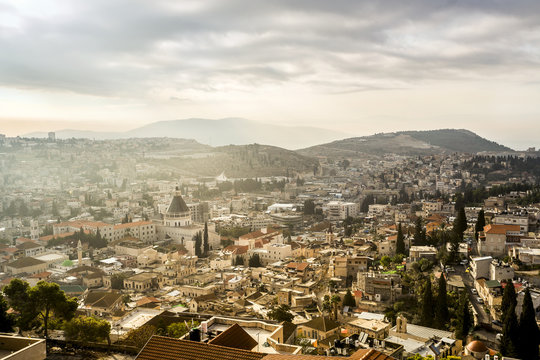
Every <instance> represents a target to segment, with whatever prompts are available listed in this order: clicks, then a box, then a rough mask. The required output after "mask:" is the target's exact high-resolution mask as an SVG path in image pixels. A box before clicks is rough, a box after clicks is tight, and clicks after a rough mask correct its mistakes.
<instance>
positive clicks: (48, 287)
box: [4, 279, 77, 338]
mask: <svg viewBox="0 0 540 360" xmlns="http://www.w3.org/2000/svg"><path fill="white" fill-rule="evenodd" d="M4 293H5V294H6V296H7V297H8V299H9V302H10V305H11V306H12V307H13V309H15V310H17V311H18V312H19V314H20V315H19V319H18V321H17V324H18V325H19V326H20V328H21V329H22V330H28V329H31V328H33V327H36V326H37V325H38V324H39V323H38V322H37V320H40V321H42V322H43V330H44V333H45V338H47V336H48V332H47V331H48V326H49V320H50V317H51V315H54V316H55V318H58V319H64V320H70V319H71V318H72V317H73V316H74V315H75V311H76V310H77V299H75V298H68V297H66V294H65V293H64V292H63V291H62V290H60V286H59V285H58V284H55V283H48V282H46V281H39V282H38V283H37V285H36V286H34V287H30V286H29V285H28V283H27V282H26V281H21V280H19V279H14V280H12V281H11V283H10V284H9V285H7V286H6V287H5V288H4Z"/></svg>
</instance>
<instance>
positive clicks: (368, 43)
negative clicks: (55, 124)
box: [0, 0, 540, 97]
mask: <svg viewBox="0 0 540 360" xmlns="http://www.w3.org/2000/svg"><path fill="white" fill-rule="evenodd" d="M74 4H76V5H74ZM184 5H188V6H187V7H186V9H182V8H180V9H178V6H180V7H182V6H184ZM191 5H193V8H192V7H191ZM70 6H71V7H73V6H75V8H74V9H72V11H70V12H68V13H67V14H63V15H58V16H49V17H37V16H34V15H31V14H23V13H16V11H17V10H15V9H14V8H13V7H12V6H9V5H6V4H1V3H0V13H4V14H8V15H9V14H11V16H12V17H16V18H17V20H18V21H19V22H20V23H21V25H20V26H18V27H13V26H12V27H10V26H5V25H2V24H0V49H1V51H0V85H3V86H8V87H20V88H37V89H53V90H63V91H70V92H75V93H84V94H97V95H109V96H134V97H144V96H145V95H146V94H147V93H148V92H149V91H152V89H159V88H163V87H167V88H174V89H176V90H177V91H178V92H180V93H181V92H182V91H185V90H190V89H191V90H197V91H217V90H216V89H218V88H223V86H225V88H227V86H228V85H223V84H230V83H238V84H241V85H243V86H246V87H256V86H258V85H259V84H265V83H276V84H280V83H285V82H297V83H301V84H309V85H313V86H314V87H316V88H317V89H319V90H320V91H325V92H329V93H346V92H354V91H370V90H380V89H385V88H395V87H400V88H401V87H406V86H407V85H408V84H410V83H414V82H415V81H430V80H439V79H456V78H457V79H459V78H461V79H467V78H474V79H477V78H480V79H481V78H483V77H488V76H492V75H494V74H497V75H500V74H506V75H509V74H512V73H516V72H519V73H523V72H528V71H533V70H534V69H535V68H536V67H538V65H539V63H540V52H539V49H538V45H537V44H538V41H540V36H539V35H538V34H540V17H538V16H537V14H538V13H539V12H540V2H539V1H537V0H534V1H500V0H499V1H493V0H491V1H487V0H486V1H479V0H478V1H434V0H424V1H414V0H412V1H402V0H389V1H327V0H315V1H314V0H309V1H308V0H305V1H285V0H283V1H253V0H251V1H247V0H246V1H213V2H210V1H208V2H205V1H203V2H199V1H196V2H184V1H180V2H177V1H171V2H158V3H156V2H149V1H148V2H143V1H132V0H130V1H127V0H125V1H100V0H92V1H85V2H83V1H80V2H71V3H70ZM518 80H520V79H518ZM534 80H535V79H531V78H528V79H527V81H529V82H530V81H534Z"/></svg>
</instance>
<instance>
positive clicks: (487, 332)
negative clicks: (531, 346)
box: [455, 265, 501, 349]
mask: <svg viewBox="0 0 540 360" xmlns="http://www.w3.org/2000/svg"><path fill="white" fill-rule="evenodd" d="M455 269H456V274H458V275H460V276H461V279H462V280H463V283H464V284H465V288H466V291H467V294H468V295H469V302H470V303H471V305H472V306H473V308H474V311H475V312H476V314H477V324H478V325H480V326H483V327H482V328H481V329H479V330H476V331H475V332H474V335H478V337H479V338H480V339H481V340H482V341H484V342H485V343H486V345H487V346H488V347H490V348H492V349H498V347H499V345H498V344H499V341H498V340H497V338H496V336H497V333H499V332H501V329H499V328H497V327H496V326H493V324H492V323H491V316H490V315H489V313H487V312H486V310H485V309H484V306H483V305H482V304H479V303H478V301H476V298H477V297H478V295H474V294H473V293H472V292H471V289H474V283H473V279H472V277H471V276H470V275H469V273H466V272H465V267H464V266H462V265H459V266H456V267H455Z"/></svg>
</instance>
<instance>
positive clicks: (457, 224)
mask: <svg viewBox="0 0 540 360" xmlns="http://www.w3.org/2000/svg"><path fill="white" fill-rule="evenodd" d="M465 230H467V216H466V215H465V208H464V207H460V208H459V209H458V214H457V216H456V219H455V220H454V232H455V233H456V234H458V236H459V240H461V241H463V233H464V232H465Z"/></svg>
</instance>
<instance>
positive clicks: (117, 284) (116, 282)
mask: <svg viewBox="0 0 540 360" xmlns="http://www.w3.org/2000/svg"><path fill="white" fill-rule="evenodd" d="M126 277H127V276H126V274H124V273H116V274H112V275H111V288H112V289H115V290H121V289H123V288H124V280H125V279H126Z"/></svg>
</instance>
